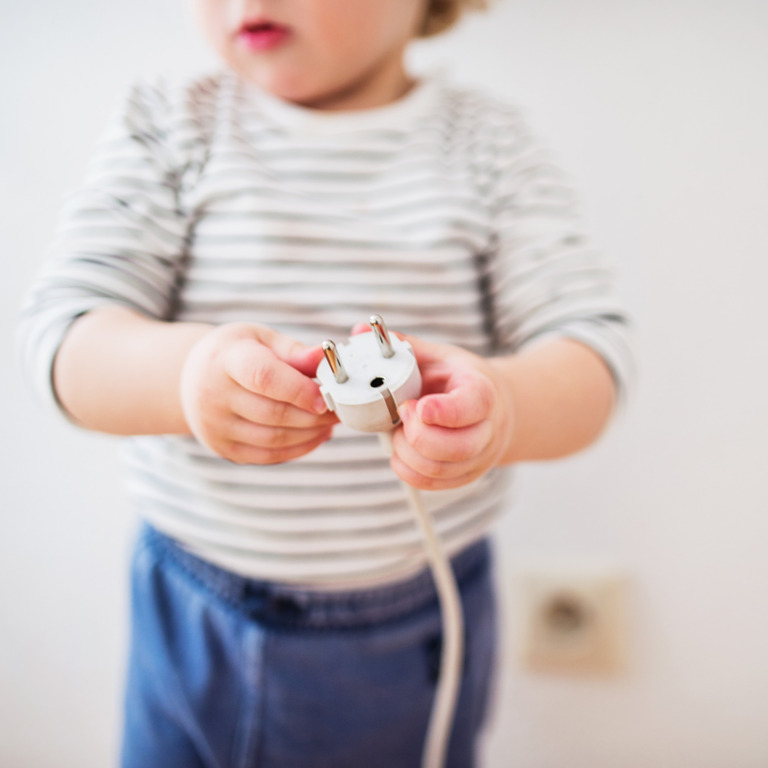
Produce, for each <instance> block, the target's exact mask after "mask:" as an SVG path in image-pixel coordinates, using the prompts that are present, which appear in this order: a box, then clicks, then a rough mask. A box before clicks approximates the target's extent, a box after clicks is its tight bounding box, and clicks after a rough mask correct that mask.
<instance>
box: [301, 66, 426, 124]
mask: <svg viewBox="0 0 768 768" xmlns="http://www.w3.org/2000/svg"><path fill="white" fill-rule="evenodd" d="M414 84H415V80H414V79H413V78H412V77H411V76H410V75H408V73H407V72H406V71H405V67H404V65H403V60H402V57H400V58H398V59H397V60H396V61H392V62H388V63H385V64H384V65H383V66H379V67H377V69H376V70H374V71H372V72H366V73H364V74H363V75H362V76H361V77H360V78H358V79H357V80H354V81H352V82H351V83H348V84H346V85H345V86H344V87H342V88H340V89H338V90H336V91H332V92H330V93H327V94H323V95H321V96H318V97H317V98H315V99H312V100H308V101H304V102H301V106H305V107H310V108H311V109H319V110H324V111H329V112H331V111H342V110H357V109H374V108H376V107H383V106H385V105H386V104H390V103H392V102H393V101H397V100H398V99H400V98H402V97H403V96H405V94H406V93H408V91H410V90H411V88H413V86H414Z"/></svg>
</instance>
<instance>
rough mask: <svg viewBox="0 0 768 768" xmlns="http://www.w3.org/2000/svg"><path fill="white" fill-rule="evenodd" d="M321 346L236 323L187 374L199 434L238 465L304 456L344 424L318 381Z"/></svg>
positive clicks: (188, 403) (197, 351) (194, 357)
mask: <svg viewBox="0 0 768 768" xmlns="http://www.w3.org/2000/svg"><path fill="white" fill-rule="evenodd" d="M322 356H323V352H322V349H321V348H320V347H305V346H304V345H303V344H301V343H300V342H298V341H295V340H294V339H290V338H289V337H287V336H284V335H283V334H281V333H278V332H276V331H273V330H271V329H269V328H265V327H263V326H259V325H249V324H246V323H231V324H227V325H222V326H218V327H216V328H214V329H213V330H211V331H210V332H209V333H207V334H206V335H205V336H203V337H202V338H201V339H200V340H199V341H198V342H197V343H196V344H195V345H194V346H193V347H192V349H191V350H190V352H189V354H188V355H187V358H186V361H185V363H184V367H183V369H182V373H181V382H180V396H181V405H182V409H183V411H184V415H185V417H186V420H187V424H188V425H189V428H190V430H191V431H192V434H193V435H194V436H195V437H196V438H197V439H198V440H200V441H201V442H202V443H203V444H204V445H206V446H208V447H209V448H210V449H211V450H212V451H214V452H215V453H217V454H218V455H219V456H222V457H223V458H225V459H228V460H229V461H233V462H235V463H237V464H277V463H279V462H283V461H289V460H290V459H295V458H298V457H299V456H303V455H304V454H307V453H309V452H310V451H312V450H314V449H315V448H317V446H318V445H320V444H321V443H323V442H325V441H326V440H328V438H329V437H330V436H331V432H332V429H333V425H334V424H336V423H337V422H338V419H337V418H336V416H334V415H333V413H331V412H329V411H328V409H327V407H326V405H325V402H324V401H323V398H322V396H321V394H320V390H319V388H318V385H317V384H316V383H315V381H314V380H313V377H314V375H315V371H316V370H317V366H318V364H319V362H320V360H321V359H322Z"/></svg>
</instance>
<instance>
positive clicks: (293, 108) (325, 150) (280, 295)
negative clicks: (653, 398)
mask: <svg viewBox="0 0 768 768" xmlns="http://www.w3.org/2000/svg"><path fill="white" fill-rule="evenodd" d="M480 5H482V2H481V0H386V2H382V0H352V1H351V2H350V0H280V1H279V2H278V1H277V0H198V2H197V11H198V15H199V18H200V21H201V24H202V28H203V30H204V32H205V35H206V36H207V38H208V40H209V41H210V43H211V45H212V46H213V47H214V48H215V50H216V51H217V52H218V54H219V55H220V57H221V59H222V60H223V64H224V66H223V68H222V69H221V70H220V71H217V72H214V73H212V74H211V75H210V76H207V77H204V78H198V79H195V80H193V81H191V82H184V83H179V84H175V85H171V84H166V83H164V82H163V81H158V82H155V83H152V84H148V83H141V84H139V85H137V86H136V87H135V88H133V89H132V90H131V92H130V94H129V95H128V97H127V98H126V99H125V101H124V103H123V104H122V107H121V109H120V111H119V114H118V115H117V116H116V119H115V121H114V122H113V124H112V126H111V128H110V130H109V131H108V132H107V134H106V135H105V136H104V139H103V141H102V142H101V143H100V145H99V149H98V152H97V154H96V157H95V158H94V161H93V163H92V165H91V167H90V172H89V174H88V178H87V180H86V182H85V183H84V185H83V186H82V187H81V188H80V189H79V190H78V191H77V192H76V193H75V194H73V195H72V196H71V197H70V198H69V200H68V202H67V204H66V206H65V208H64V211H63V214H62V223H61V225H60V227H59V231H58V234H57V237H56V239H55V242H54V244H53V248H52V251H53V252H52V254H51V257H50V258H49V259H48V260H47V263H46V265H45V267H44V269H43V270H42V272H41V274H40V276H39V278H38V279H37V281H36V282H35V284H34V286H33V287H32V290H31V291H30V294H29V297H28V299H27V302H26V304H25V308H24V310H23V315H22V319H21V326H20V331H21V338H22V349H23V352H24V356H25V365H26V368H27V371H28V373H29V375H30V378H31V381H32V382H33V384H34V386H35V387H36V389H37V390H38V391H39V393H40V394H41V395H42V397H44V398H46V399H47V400H48V401H49V402H51V403H52V404H55V405H56V406H57V408H58V409H59V410H60V411H61V412H62V413H64V414H65V415H66V416H67V417H68V418H69V419H71V420H72V421H73V422H74V423H76V424H79V425H81V426H83V427H84V428H87V429H93V430H99V431H102V432H108V433H112V434H118V435H125V436H129V438H128V439H127V440H126V441H125V459H126V473H127V478H128V488H129V492H130V495H131V500H132V505H133V507H134V508H135V510H136V511H137V514H138V515H139V517H140V518H141V519H142V520H143V521H144V522H143V525H142V530H141V533H140V535H139V538H138V541H137V544H136V549H135V554H134V558H133V564H132V634H131V645H130V658H129V664H128V673H127V680H126V701H125V727H124V739H123V753H122V765H123V768H153V767H155V766H157V767H158V768H161V767H162V768H173V767H174V766H183V767H184V768H198V767H199V768H230V767H234V766H238V767H239V766H265V767H268V768H272V767H273V766H275V767H277V766H279V767H280V768H301V767H302V766H307V767H308V768H309V767H311V768H321V767H322V766H329V767H330V766H333V768H345V767H349V768H360V766H365V767H366V768H375V767H376V766H381V767H382V768H393V767H394V766H398V767H399V768H401V767H402V768H407V767H408V766H416V765H418V764H419V759H420V755H421V751H422V746H423V741H424V734H425V731H426V727H427V721H428V718H429V713H430V709H431V705H432V699H433V696H434V689H435V681H436V679H437V677H438V674H439V669H438V661H439V658H440V644H441V629H440V615H439V611H438V606H437V601H436V597H435V591H434V587H433V583H432V579H431V577H430V575H429V572H428V571H427V570H426V559H425V555H424V550H423V546H422V544H421V540H420V536H419V532H418V529H417V527H416V524H415V522H414V520H413V516H412V513H411V511H410V509H409V507H408V503H407V500H406V498H405V495H404V494H403V491H402V488H401V486H400V483H399V479H401V480H403V481H405V482H406V483H409V484H411V485H413V486H415V487H417V488H420V489H422V490H423V491H424V498H425V502H426V505H427V507H428V509H429V510H430V512H431V515H432V517H433V519H434V520H435V525H436V526H437V529H438V531H439V533H440V536H441V538H442V539H443V542H444V545H445V547H446V549H447V551H448V552H449V554H450V555H451V557H452V562H453V567H454V572H455V575H456V578H457V581H458V585H459V589H460V592H461V596H462V600H463V605H464V612H465V624H466V638H465V646H466V657H465V662H464V669H463V677H462V682H461V692H460V697H459V701H458V707H457V713H456V718H455V722H454V726H453V731H452V735H451V739H450V744H449V750H448V758H447V764H448V765H450V766H457V767H458V766H462V767H463V768H466V767H467V766H472V765H474V764H475V760H476V757H475V751H476V745H477V738H478V734H479V732H480V729H481V726H482V724H483V720H484V716H485V712H486V708H487V702H488V698H489V687H490V680H491V676H492V669H493V657H494V642H495V631H496V626H495V613H494V601H493V588H492V582H491V578H490V553H489V545H488V541H487V537H488V534H489V531H490V529H491V526H492V523H493V520H494V518H495V517H496V516H497V514H498V513H499V510H500V507H501V504H502V501H503V499H504V494H505V478H506V477H507V474H508V470H507V469H506V468H508V467H509V465H512V464H514V463H516V462H520V461H530V460H539V459H550V458H556V457H559V456H564V455H567V454H571V453H573V452H575V451H578V450H580V449H582V448H584V447H585V446H587V445H589V444H591V443H592V442H593V441H594V440H595V439H596V438H597V437H598V436H599V434H600V433H601V432H602V431H603V429H604V427H605V426H606V424H607V423H608V421H609V420H610V417H611V414H612V412H613V410H614V406H615V403H616V401H617V398H620V397H621V396H622V393H623V392H624V391H625V388H626V384H627V380H628V377H629V370H630V365H631V356H630V351H629V348H628V342H627V327H626V326H627V323H626V319H625V315H624V312H623V309H622V307H621V305H620V303H619V302H618V301H617V300H616V298H615V295H614V283H613V277H612V274H611V272H610V270H609V269H608V268H607V267H606V265H605V264H604V263H603V261H602V259H601V258H599V257H598V256H597V255H596V254H595V252H594V251H593V250H592V248H591V247H590V245H589V242H588V241H587V238H586V237H585V235H584V233H583V232H582V231H581V229H580V226H579V223H578V219H577V218H576V217H575V215H574V201H573V197H572V193H571V192H570V191H569V189H568V186H567V184H566V183H565V182H564V180H563V177H562V175H561V174H560V173H559V172H558V170H557V169H556V168H554V167H553V166H552V164H551V162H550V160H549V158H548V156H547V154H546V153H545V152H544V151H543V150H542V149H541V148H540V146H539V145H538V144H537V142H536V140H535V139H534V138H533V137H532V136H531V135H530V132H529V130H528V128H527V127H526V124H525V121H524V119H523V118H522V116H521V115H520V113H519V112H518V110H517V109H515V108H513V107H510V106H508V105H506V104H504V103H501V102H500V101H498V100H497V99H495V98H491V97H489V96H487V95H484V94H482V93H480V92H477V91H475V90H472V89H466V88H458V87H456V86H454V85H452V84H450V83H449V82H446V81H445V80H444V79H442V78H440V77H423V78H415V77H413V76H412V75H411V74H410V73H409V72H408V71H407V69H406V68H405V65H404V61H403V57H404V52H405V50H406V47H407V45H408V43H409V41H411V40H412V39H413V38H415V37H418V36H425V35H430V34H436V33H439V32H441V31H442V30H444V29H447V28H448V27H450V26H451V25H452V24H453V23H454V22H455V21H456V20H457V19H458V17H459V16H460V14H461V12H462V11H463V10H466V8H468V7H470V6H476V7H479V6H480ZM372 313H379V314H381V315H382V316H383V317H384V318H385V319H386V321H387V323H388V324H389V326H390V328H392V329H395V330H398V331H403V332H406V333H407V334H408V335H407V336H405V338H406V339H407V340H408V341H409V342H410V343H411V344H412V346H413V349H414V352H415V355H416V358H417V361H418V364H419V367H420V370H421V373H422V377H423V380H424V390H423V395H422V397H421V398H420V399H419V400H417V401H408V402H406V403H404V404H403V405H402V406H401V408H400V417H401V419H402V424H401V425H400V426H399V427H398V428H397V429H396V430H395V431H394V434H393V446H394V455H393V456H392V458H391V460H390V459H388V458H386V457H385V456H384V455H383V454H382V452H381V450H380V448H379V446H378V443H377V440H376V438H375V436H371V435H367V434H361V433H357V432H353V431H351V430H349V429H347V428H345V427H344V425H340V424H338V422H337V419H336V417H335V416H334V414H333V413H331V412H329V411H328V410H327V408H326V405H325V403H324V402H323V400H322V397H321V396H320V393H319V389H318V385H317V383H316V382H315V380H314V375H315V371H316V368H317V365H318V363H319V362H320V360H321V358H322V350H321V348H320V346H319V344H320V342H321V341H322V340H323V339H326V338H331V339H336V340H344V338H345V337H346V336H347V335H348V334H349V333H350V331H351V329H352V328H353V327H354V326H356V325H357V324H359V322H360V321H361V320H365V319H366V318H368V317H369V316H370V315H371V314H372Z"/></svg>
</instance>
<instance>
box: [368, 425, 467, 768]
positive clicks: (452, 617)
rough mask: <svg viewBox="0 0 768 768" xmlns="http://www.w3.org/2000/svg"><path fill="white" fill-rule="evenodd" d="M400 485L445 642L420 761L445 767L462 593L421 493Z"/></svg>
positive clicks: (388, 443)
mask: <svg viewBox="0 0 768 768" xmlns="http://www.w3.org/2000/svg"><path fill="white" fill-rule="evenodd" d="M379 440H380V441H381V445H382V447H383V449H384V451H385V453H386V454H387V456H391V455H392V452H393V448H392V434H391V433H390V432H379ZM401 484H402V486H403V489H404V490H405V492H406V495H407V496H408V501H409V502H410V505H411V509H412V510H413V512H414V515H415V517H416V520H417V522H418V524H419V528H420V530H421V535H422V537H423V539H424V546H425V549H426V553H427V559H428V561H429V567H430V569H431V570H432V575H433V577H434V580H435V588H436V589H437V597H438V601H439V604H440V613H441V616H442V623H443V644H442V653H441V656H440V675H439V678H438V684H437V690H436V692H435V701H434V704H433V705H432V714H431V716H430V720H429V727H428V729H427V738H426V741H425V745H424V752H423V753H422V761H421V766H422V768H442V766H444V765H445V757H446V753H447V751H448V742H449V741H450V737H451V728H452V726H453V719H454V714H455V711H456V704H457V701H458V697H459V690H460V688H461V672H462V667H463V661H464V616H463V613H462V609H461V596H460V595H459V589H458V586H457V584H456V579H455V578H454V575H453V570H452V569H451V562H450V560H449V558H448V555H447V554H446V552H445V550H444V548H443V544H442V541H441V540H440V537H439V536H438V534H437V531H436V530H435V527H434V526H433V524H432V518H431V517H430V515H429V513H428V512H427V511H426V509H425V508H424V503H423V500H422V498H421V494H420V493H419V492H418V490H416V488H414V487H413V486H411V485H408V483H405V482H402V483H401Z"/></svg>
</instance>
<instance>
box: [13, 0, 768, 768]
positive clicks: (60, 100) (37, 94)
mask: <svg viewBox="0 0 768 768" xmlns="http://www.w3.org/2000/svg"><path fill="white" fill-rule="evenodd" d="M350 2H354V0H350ZM0 9H1V10H0V14H1V15H0V20H2V24H0V51H2V54H1V55H2V63H3V66H2V68H1V69H0V95H1V97H2V101H1V102H0V103H2V105H3V108H2V118H0V121H1V123H0V258H2V267H3V270H2V280H0V424H2V438H0V467H1V468H2V469H0V472H1V473H2V482H1V483H0V512H1V514H0V765H2V766H7V767H8V768H44V767H45V766H55V767H56V768H97V767H98V768H102V767H103V766H108V765H111V764H114V762H113V761H114V755H115V752H116V749H117V743H118V738H119V735H118V734H119V711H120V695H121V693H120V691H121V682H122V659H123V654H124V651H125V644H126V630H127V625H126V591H127V590H126V568H127V557H128V551H129V546H130V543H131V538H132V535H133V530H134V526H135V521H134V520H133V518H132V516H131V514H130V512H129V511H128V509H127V507H126V505H125V502H124V501H123V498H122V495H121V492H120V479H119V463H118V443H117V441H116V440H113V439H111V438H107V437H103V436H97V435H92V434H85V433H81V432H78V431H76V430H74V429H73V428H71V427H69V426H68V425H66V424H64V423H63V422H62V421H60V420H57V419H56V418H54V417H53V416H52V415H51V414H50V413H47V412H45V411H43V410H42V409H41V408H40V407H39V406H38V405H37V404H36V403H34V402H33V401H32V399H31V397H30V395H29V394H28V392H27V390H26V389H25V387H24V384H23V382H22V380H21V376H20V372H19V371H18V367H17V366H16V365H15V363H14V358H13V353H12V335H13V329H14V325H15V316H16V313H17V311H18V306H19V303H20V301H21V297H22V295H23V292H24V290H25V289H26V288H27V287H28V285H29V283H30V282H31V280H32V278H33V275H34V273H35V271H36V269H37V268H38V266H39V264H40V262H41V260H42V259H43V257H44V254H45V251H46V248H47V245H48V243H49V241H50V238H51V236H52V232H53V227H54V223H55V219H56V215H57V212H58V210H59V207H60V206H61V202H62V199H63V196H64V194H65V193H66V192H67V191H68V190H70V189H71V188H72V187H73V186H75V185H76V184H77V183H78V182H79V180H80V179H81V178H82V174H83V172H84V168H85V164H86V162H87V160H88V157H89V156H90V153H91V151H92V149H93V145H94V142H95V140H96V138H97V136H98V134H99V133H100V132H101V130H102V129H103V127H104V124H105V122H106V120H107V118H108V116H109V114H110V113H111V111H112V109H113V107H114V106H115V104H116V100H117V98H118V97H119V95H120V94H121V93H122V92H123V90H124V89H125V87H126V86H127V85H128V84H129V83H130V82H132V81H133V80H134V79H135V77H136V76H138V75H142V76H143V75H147V76H151V75H153V74H154V73H156V72H164V73H170V74H171V75H174V76H176V75H178V76H183V75H186V74H195V73H200V72H204V71H206V70H207V69H208V68H209V67H211V65H212V64H213V58H212V56H211V54H209V53H208V52H207V51H206V50H205V48H204V46H203V44H202V42H201V41H200V39H199V38H198V36H197V33H196V32H195V30H194V27H193V24H192V22H191V20H190V14H189V12H188V11H187V10H186V8H185V7H184V4H183V3H182V0H165V1H163V0H133V1H132V2H131V3H117V2H110V1H109V0H66V2H60V1H57V2H53V1H52V0H37V1H36V2H34V3H10V2H9V1H8V0H0ZM766 41H768V3H765V2H764V0H663V1H662V0H644V1H643V2H637V0H634V1H633V2H630V1H629V0H535V1H534V0H500V2H499V3H498V4H497V6H496V7H495V9H494V10H493V11H492V12H491V13H489V14H487V15H485V16H483V17H477V18H473V19H470V20H468V22H467V23H466V24H464V25H463V26H462V28H461V29H459V30H458V31H456V32H455V33H452V34H451V35H449V36H447V37H445V38H443V39H441V40H439V41H435V42H433V43H429V44H420V45H418V46H417V47H416V48H415V49H414V51H413V62H414V66H415V67H421V68H431V67H434V66H436V65H439V66H443V67H445V68H447V69H449V70H450V71H452V72H453V73H454V74H455V76H456V77H458V78H460V79H462V80H464V81H467V82H470V83H473V84H479V85H483V86H484V87H485V88H487V89H488V90H491V91H493V92H495V93H498V94H499V95H502V96H505V97H508V98H509V99H511V100H513V101H515V102H517V103H518V104H520V105H521V106H522V107H523V108H524V109H525V111H526V112H527V114H528V116H529V119H530V120H531V122H532V123H533V125H534V126H535V127H536V128H537V129H538V132H539V133H540V135H542V136H543V137H544V139H545V140H546V141H547V142H548V143H549V144H550V146H552V147H553V148H554V149H555V151H556V152H557V154H558V156H559V157H560V158H561V163H562V164H563V165H564V166H565V167H566V168H567V169H568V170H569V171H570V173H571V175H572V176H573V177H574V179H575V180H576V184H577V186H578V188H579V190H580V192H581V197H582V200H583V209H584V215H585V219H586V222H587V226H588V228H589V229H590V230H591V231H592V232H593V234H594V236H595V239H596V241H597V243H598V244H599V245H600V247H601V248H602V249H604V250H605V251H607V252H608V253H609V254H610V255H611V256H612V257H613V258H615V259H616V261H617V263H618V264H619V268H620V272H621V281H622V292H623V295H624V297H625V300H626V303H627V305H628V307H629V308H630V310H631V312H632V314H633V315H634V317H635V320H636V323H637V347H638V355H639V359H640V365H641V377H640V379H639V384H638V388H637V390H636V392H635V396H634V399H633V402H632V404H631V408H630V409H629V410H628V411H627V412H626V414H625V415H624V416H623V417H622V418H621V419H620V420H619V421H618V422H616V424H615V425H614V427H613V428H612V430H611V431H610V432H609V433H608V434H607V435H606V436H605V437H604V438H603V439H602V441H601V442H600V443H599V444H598V445H597V446H595V447H593V448H592V449H590V450H588V451H587V452H585V453H583V454H581V455H580V456H578V457H574V458H571V459H568V460H566V461H560V462H556V463H551V464H543V465H539V466H524V467H521V468H520V471H519V473H518V483H517V486H516V492H515V494H514V498H513V499H512V500H511V502H510V510H509V512H508V514H507V515H506V517H505V519H504V520H503V522H502V523H501V525H500V527H499V530H498V533H497V552H498V553H499V556H500V561H501V565H500V568H499V570H500V584H501V588H502V594H503V600H504V609H505V614H506V615H508V616H511V615H513V614H514V610H515V599H516V598H515V594H516V587H515V583H514V576H513V573H514V572H515V569H516V568H517V567H519V566H521V565H524V564H528V565H537V564H542V563H549V564H551V565H552V566H553V567H574V564H577V565H578V566H579V567H608V566H610V567H615V568H618V569H619V570H621V571H622V572H624V573H626V574H627V577H628V579H629V583H630V587H631V589H630V601H629V653H628V663H627V668H626V670H625V671H624V672H623V673H622V674H619V675H616V676H613V677H607V678H599V677H595V678H593V677H569V676H564V675H556V674H542V673H534V672H531V671H529V670H526V669H525V668H523V667H522V666H521V664H520V662H519V659H518V657H517V656H516V654H515V652H514V645H513V642H512V640H513V636H514V632H509V633H508V634H507V635H506V636H505V640H504V656H503V664H502V668H501V670H500V674H499V679H498V700H497V706H496V712H495V719H494V723H493V726H492V728H491V731H490V735H489V743H488V749H487V760H486V765H487V766H489V767H490V768H502V766H514V768H562V766H566V765H567V766H568V767H569V768H648V767H649V766H653V767H654V768H723V766H728V768H765V766H766V765H768V728H766V724H765V718H766V713H767V712H768V598H767V597H766V587H767V586H768V556H767V553H768V494H767V493H766V480H765V477H766V472H765V467H764V465H765V463H766V458H768V455H767V451H766V438H767V437H768V408H767V406H766V394H767V393H768V361H767V360H766V343H765V336H766V331H768V309H766V307H767V306H768V303H767V302H766V300H765V296H764V294H765V288H766V284H768V266H767V265H768V149H767V147H766V140H767V138H768V88H767V87H766V76H767V75H768V44H766ZM512 623H514V622H510V624H512Z"/></svg>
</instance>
